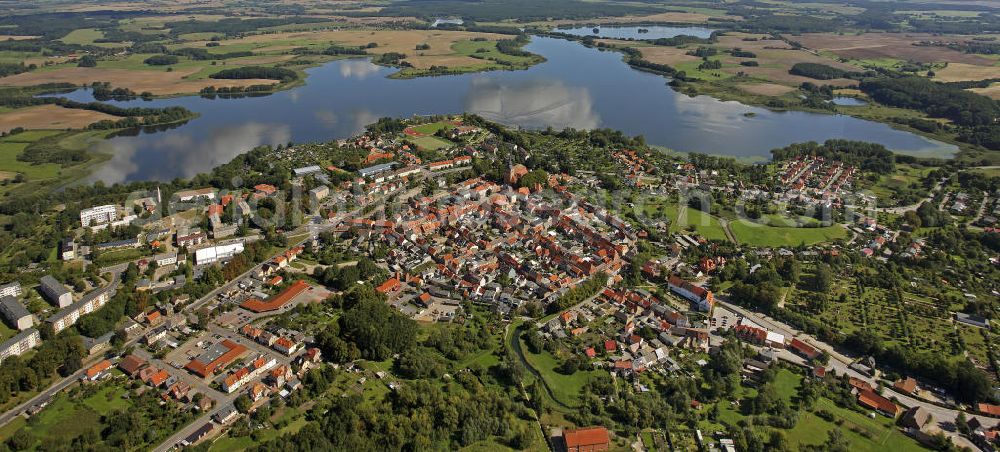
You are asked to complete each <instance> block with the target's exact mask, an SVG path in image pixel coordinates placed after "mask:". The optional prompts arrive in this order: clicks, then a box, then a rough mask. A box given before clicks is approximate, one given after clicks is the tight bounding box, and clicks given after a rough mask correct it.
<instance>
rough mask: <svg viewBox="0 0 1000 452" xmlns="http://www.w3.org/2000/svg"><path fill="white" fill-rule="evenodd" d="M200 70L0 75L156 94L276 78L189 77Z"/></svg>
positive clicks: (16, 81)
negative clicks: (101, 84)
mask: <svg viewBox="0 0 1000 452" xmlns="http://www.w3.org/2000/svg"><path fill="white" fill-rule="evenodd" d="M198 72H200V68H190V69H177V70H175V71H173V72H166V71H164V70H162V69H150V70H129V69H107V68H88V67H63V68H59V69H55V70H52V71H34V72H25V73H23V74H17V75H12V76H9V77H4V78H0V85H13V86H31V85H38V84H41V83H72V84H75V85H90V84H91V83H93V82H110V83H111V86H114V87H116V88H129V89H131V90H132V91H135V92H137V93H142V92H145V91H149V92H150V93H153V94H157V95H169V94H178V93H197V92H198V91H199V90H201V89H202V88H204V87H206V86H215V87H223V86H250V85H270V84H273V83H274V80H261V79H250V80H213V79H200V80H193V79H186V78H185V77H187V76H189V75H194V74H196V73H198Z"/></svg>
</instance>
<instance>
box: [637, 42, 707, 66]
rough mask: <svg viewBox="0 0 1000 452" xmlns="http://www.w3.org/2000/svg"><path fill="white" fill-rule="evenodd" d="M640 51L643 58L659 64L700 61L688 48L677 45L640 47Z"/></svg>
mask: <svg viewBox="0 0 1000 452" xmlns="http://www.w3.org/2000/svg"><path fill="white" fill-rule="evenodd" d="M638 49H639V51H640V52H642V58H643V59H645V60H648V61H651V62H653V63H657V64H666V65H671V66H673V65H677V64H680V63H687V62H688V61H698V60H699V58H698V57H696V56H692V55H688V54H687V51H688V49H679V48H677V47H663V46H654V47H639V48H638Z"/></svg>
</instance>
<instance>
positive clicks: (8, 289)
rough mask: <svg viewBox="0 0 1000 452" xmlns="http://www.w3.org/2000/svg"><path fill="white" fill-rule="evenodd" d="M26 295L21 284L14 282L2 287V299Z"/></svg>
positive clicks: (0, 294) (0, 293) (0, 289)
mask: <svg viewBox="0 0 1000 452" xmlns="http://www.w3.org/2000/svg"><path fill="white" fill-rule="evenodd" d="M22 293H24V291H23V290H21V283H19V282H17V281H14V282H12V283H8V284H4V285H2V286H0V298H2V297H14V298H17V297H20V296H21V294H22Z"/></svg>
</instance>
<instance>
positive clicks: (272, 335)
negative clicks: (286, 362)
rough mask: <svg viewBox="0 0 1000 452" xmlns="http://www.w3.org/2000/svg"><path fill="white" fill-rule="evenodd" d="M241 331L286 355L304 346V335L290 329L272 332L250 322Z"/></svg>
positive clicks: (259, 342) (255, 340)
mask: <svg viewBox="0 0 1000 452" xmlns="http://www.w3.org/2000/svg"><path fill="white" fill-rule="evenodd" d="M240 332H241V333H243V335H244V336H246V337H248V338H250V339H253V340H254V342H257V343H258V344H261V345H265V346H267V347H271V348H272V349H274V350H275V351H277V352H279V353H281V354H283V355H285V356H291V355H293V354H295V352H297V351H299V350H300V349H301V348H302V341H303V335H302V333H299V332H295V331H288V330H285V329H283V328H281V329H277V330H276V331H274V332H271V331H268V330H265V329H263V328H258V327H255V326H253V325H251V324H249V323H248V324H246V325H243V328H241V329H240Z"/></svg>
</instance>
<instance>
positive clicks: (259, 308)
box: [240, 256, 309, 312]
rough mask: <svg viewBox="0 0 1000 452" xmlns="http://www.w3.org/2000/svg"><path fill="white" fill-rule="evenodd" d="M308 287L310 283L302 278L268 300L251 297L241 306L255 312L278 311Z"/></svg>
mask: <svg viewBox="0 0 1000 452" xmlns="http://www.w3.org/2000/svg"><path fill="white" fill-rule="evenodd" d="M279 257H280V256H279ZM308 288H309V284H308V283H306V282H305V281H303V280H301V279H300V280H298V281H295V283H294V284H292V285H291V286H288V288H287V289H285V290H284V291H282V292H281V293H279V294H277V295H275V296H273V297H270V298H268V299H267V300H266V301H262V300H258V299H256V298H250V299H248V300H247V301H244V302H243V303H242V304H240V307H242V308H244V309H247V310H249V311H253V312H270V311H277V310H278V309H281V307H282V306H284V305H286V304H287V303H288V302H290V301H292V299H294V298H295V297H297V296H299V294H301V293H302V292H305V291H306V289H308Z"/></svg>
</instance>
